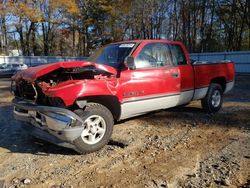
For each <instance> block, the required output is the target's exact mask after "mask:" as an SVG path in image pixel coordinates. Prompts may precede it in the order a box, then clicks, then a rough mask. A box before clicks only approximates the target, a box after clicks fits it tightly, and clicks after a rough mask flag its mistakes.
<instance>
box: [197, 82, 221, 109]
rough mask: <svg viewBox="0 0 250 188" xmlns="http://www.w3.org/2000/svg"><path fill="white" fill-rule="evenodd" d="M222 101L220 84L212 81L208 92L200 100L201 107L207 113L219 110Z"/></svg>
mask: <svg viewBox="0 0 250 188" xmlns="http://www.w3.org/2000/svg"><path fill="white" fill-rule="evenodd" d="M222 103H223V90H222V87H221V85H220V84H216V83H212V84H211V85H210V86H209V88H208V92H207V94H206V96H205V98H203V99H202V100H201V105H202V108H203V109H204V110H205V111H206V112H207V113H210V114H211V113H216V112H218V111H219V110H220V108H221V106H222Z"/></svg>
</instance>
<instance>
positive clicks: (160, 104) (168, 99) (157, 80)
mask: <svg viewBox="0 0 250 188" xmlns="http://www.w3.org/2000/svg"><path fill="white" fill-rule="evenodd" d="M139 49H141V50H139V52H137V53H136V52H135V54H133V56H134V59H135V66H136V69H135V70H125V71H122V72H121V75H120V78H119V79H120V83H121V84H120V88H119V89H118V93H119V94H118V95H119V96H122V101H121V102H122V105H121V107H122V112H121V118H120V119H125V118H128V117H132V116H136V115H139V114H143V113H146V112H149V111H153V110H158V109H165V108H169V107H173V106H176V105H177V103H178V100H179V96H180V76H179V75H180V72H179V68H178V67H177V66H174V65H173V64H172V56H171V53H170V49H169V46H168V44H167V43H163V42H155V43H147V42H144V43H142V44H141V47H140V46H139Z"/></svg>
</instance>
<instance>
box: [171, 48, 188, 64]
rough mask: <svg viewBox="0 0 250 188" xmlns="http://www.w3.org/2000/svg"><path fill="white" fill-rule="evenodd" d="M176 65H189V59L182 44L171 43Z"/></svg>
mask: <svg viewBox="0 0 250 188" xmlns="http://www.w3.org/2000/svg"><path fill="white" fill-rule="evenodd" d="M169 47H170V50H171V54H172V60H173V64H174V65H187V59H186V56H185V53H184V52H183V50H182V48H181V46H180V45H177V44H169Z"/></svg>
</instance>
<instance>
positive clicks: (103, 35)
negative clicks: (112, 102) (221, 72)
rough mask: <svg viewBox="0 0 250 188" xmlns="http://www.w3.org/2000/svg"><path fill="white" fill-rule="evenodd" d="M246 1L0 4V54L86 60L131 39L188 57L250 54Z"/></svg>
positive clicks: (20, 0) (29, 0) (18, 0)
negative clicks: (170, 47)
mask: <svg viewBox="0 0 250 188" xmlns="http://www.w3.org/2000/svg"><path fill="white" fill-rule="evenodd" d="M249 10H250V1H249V0H175V1H173V0H1V1H0V54H1V55H8V54H9V51H11V50H14V49H17V50H19V51H20V52H22V54H23V55H25V56H30V55H35V56H36V55H45V56H48V55H58V56H87V55H89V53H90V52H92V51H93V50H94V49H96V48H98V47H99V46H102V45H104V44H107V43H110V42H114V41H121V40H130V39H168V40H178V41H182V42H183V43H184V44H185V45H186V46H187V48H188V50H189V52H214V51H239V50H249V49H250V14H249Z"/></svg>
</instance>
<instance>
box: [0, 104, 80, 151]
mask: <svg viewBox="0 0 250 188" xmlns="http://www.w3.org/2000/svg"><path fill="white" fill-rule="evenodd" d="M12 108H13V107H12V106H11V105H10V104H6V105H3V104H2V105H1V106H0V114H1V116H0V148H5V149H7V150H9V151H10V152H13V153H32V154H35V155H48V154H61V155H76V154H77V153H76V152H75V151H74V150H71V149H68V148H64V147H60V146H56V145H54V144H51V143H48V142H46V141H43V140H40V139H37V138H34V137H32V136H31V135H29V134H28V133H27V132H26V131H24V130H23V129H22V128H21V125H20V123H19V122H18V121H15V120H14V118H13V112H12Z"/></svg>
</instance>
